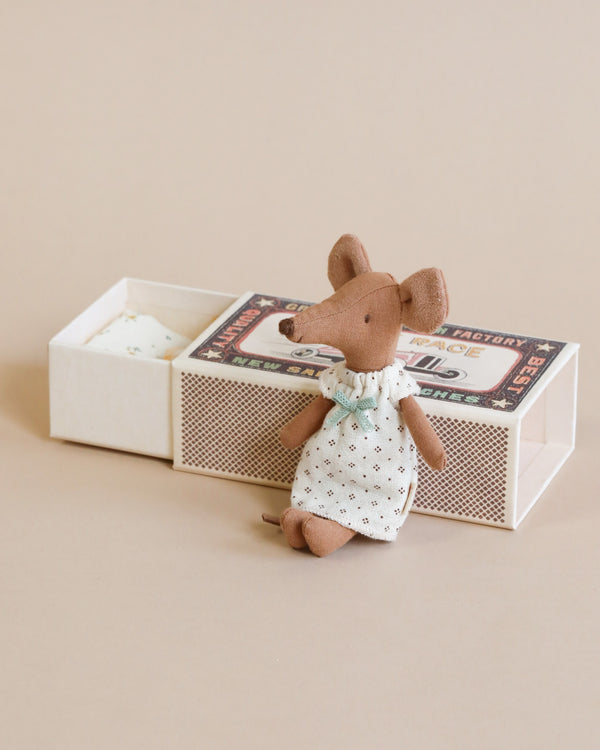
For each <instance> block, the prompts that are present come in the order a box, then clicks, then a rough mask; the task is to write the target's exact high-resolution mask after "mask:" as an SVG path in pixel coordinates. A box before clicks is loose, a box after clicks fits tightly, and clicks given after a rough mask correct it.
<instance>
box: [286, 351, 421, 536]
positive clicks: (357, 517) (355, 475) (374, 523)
mask: <svg viewBox="0 0 600 750" xmlns="http://www.w3.org/2000/svg"><path fill="white" fill-rule="evenodd" d="M319 387H320V389H321V392H322V394H323V396H325V398H328V399H331V400H334V401H335V402H336V403H335V404H334V406H333V407H332V409H331V410H330V411H329V412H328V414H327V416H326V417H325V421H324V423H323V426H322V427H321V429H320V430H319V431H318V432H316V433H315V434H314V435H313V436H312V437H311V438H309V440H308V441H307V443H306V445H305V446H304V450H303V452H302V456H301V458H300V462H299V463H298V468H297V470H296V477H295V479H294V484H293V487H292V505H293V506H294V507H295V508H300V509H301V510H307V511H310V512H311V513H314V514H315V515H317V516H322V517H324V518H331V519H333V520H334V521H337V522H338V523H340V524H342V525H343V526H346V527H348V528H350V529H354V530H355V531H358V532H359V533H360V534H364V535H365V536H369V537H372V538H374V539H384V540H387V541H393V540H394V539H395V538H396V536H397V534H398V531H399V530H400V527H401V526H402V524H403V523H404V521H405V519H406V516H407V515H408V512H409V510H410V506H411V504H412V500H413V497H414V492H415V489H416V485H417V452H416V448H415V444H414V442H413V440H412V437H411V435H410V432H409V430H408V428H407V427H406V426H405V424H404V420H403V418H402V414H401V411H400V405H399V403H398V402H399V400H400V399H402V398H405V397H406V396H410V395H415V394H418V392H419V386H418V385H417V383H416V382H415V380H414V379H413V378H412V377H411V376H410V375H409V374H408V373H407V372H405V371H404V362H402V361H398V360H397V361H396V362H394V363H393V364H391V365H388V366H387V367H384V368H383V370H377V371H375V372H353V371H352V370H349V369H348V368H347V367H346V363H345V362H340V363H338V364H337V365H335V367H332V368H330V369H328V370H325V371H324V372H323V373H321V376H320V378H319Z"/></svg>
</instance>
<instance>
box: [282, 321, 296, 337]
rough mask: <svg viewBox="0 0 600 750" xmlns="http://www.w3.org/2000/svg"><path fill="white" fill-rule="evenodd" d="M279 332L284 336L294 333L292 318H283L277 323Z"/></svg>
mask: <svg viewBox="0 0 600 750" xmlns="http://www.w3.org/2000/svg"><path fill="white" fill-rule="evenodd" d="M279 333H283V335H284V336H291V335H292V333H294V319H293V318H284V319H283V320H282V321H280V323H279Z"/></svg>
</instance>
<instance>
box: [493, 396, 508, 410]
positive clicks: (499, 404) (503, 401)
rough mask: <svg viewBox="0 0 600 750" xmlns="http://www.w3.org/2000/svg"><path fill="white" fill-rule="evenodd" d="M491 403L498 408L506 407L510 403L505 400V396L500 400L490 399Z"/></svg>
mask: <svg viewBox="0 0 600 750" xmlns="http://www.w3.org/2000/svg"><path fill="white" fill-rule="evenodd" d="M492 404H493V405H494V406H498V407H499V408H500V409H506V407H507V406H508V405H509V404H510V401H507V400H506V399H505V398H503V399H502V400H501V401H495V400H494V399H492Z"/></svg>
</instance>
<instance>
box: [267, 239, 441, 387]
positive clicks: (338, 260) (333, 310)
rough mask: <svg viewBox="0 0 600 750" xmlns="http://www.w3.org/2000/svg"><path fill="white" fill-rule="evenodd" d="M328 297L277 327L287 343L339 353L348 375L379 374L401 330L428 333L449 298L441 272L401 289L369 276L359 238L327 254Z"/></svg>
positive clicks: (382, 276) (385, 276)
mask: <svg viewBox="0 0 600 750" xmlns="http://www.w3.org/2000/svg"><path fill="white" fill-rule="evenodd" d="M328 276H329V281H331V284H332V286H333V288H334V290H335V292H334V294H332V295H331V297H328V298H327V299H325V300H323V302H320V303H319V304H318V305H313V306H312V307H309V308H308V309H307V310H304V311H303V312H301V313H298V315H296V316H294V317H293V318H286V319H285V320H282V321H281V323H280V324H279V331H280V332H281V333H283V334H284V336H286V337H287V338H288V339H289V340H290V341H293V342H295V343H304V344H327V345H328V346H333V347H335V348H336V349H340V350H341V351H342V353H343V355H344V357H345V359H346V363H347V365H348V367H349V368H350V369H351V370H354V371H356V372H366V371H370V370H380V369H382V368H383V367H385V366H387V365H389V364H391V363H392V362H393V361H394V355H395V351H396V345H397V343H398V336H399V335H400V331H401V330H402V326H403V325H405V326H407V327H408V328H411V329H413V330H415V331H418V332H420V333H433V331H435V330H436V329H437V328H438V327H439V326H440V325H441V324H442V323H443V322H444V320H445V319H446V315H447V314H448V296H447V293H446V284H445V281H444V277H443V275H442V272H441V271H439V270H438V269H437V268H425V269H423V270H421V271H417V273H414V274H413V275H412V276H409V277H408V278H407V279H405V280H404V281H403V282H402V283H401V284H398V282H397V281H396V280H395V279H394V278H393V277H392V276H391V275H390V274H389V273H379V272H376V271H372V270H371V266H370V264H369V258H368V256H367V252H366V250H365V249H364V247H363V246H362V244H361V242H360V240H359V239H358V237H355V236H354V235H350V234H345V235H343V236H342V237H340V239H339V240H338V241H337V242H336V243H335V245H334V246H333V249H332V250H331V252H330V254H329V266H328Z"/></svg>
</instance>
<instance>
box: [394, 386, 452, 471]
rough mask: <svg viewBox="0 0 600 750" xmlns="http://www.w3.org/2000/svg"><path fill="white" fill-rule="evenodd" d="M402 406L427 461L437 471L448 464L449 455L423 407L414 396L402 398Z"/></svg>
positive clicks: (418, 446) (413, 436)
mask: <svg viewBox="0 0 600 750" xmlns="http://www.w3.org/2000/svg"><path fill="white" fill-rule="evenodd" d="M400 408H401V409H402V416H403V417H404V422H405V423H406V426H407V427H408V429H409V430H410V434H411V435H412V438H413V440H414V441H415V445H416V446H417V450H418V451H419V453H420V454H421V455H422V456H423V459H424V460H425V463H426V464H427V465H428V466H429V467H430V468H432V469H435V470H436V471H441V470H442V469H443V468H445V466H446V462H447V460H448V459H447V456H446V451H445V450H444V446H443V445H442V441H441V440H440V439H439V437H438V436H437V435H436V432H435V430H434V429H433V427H432V426H431V423H430V421H429V420H428V419H427V416H426V415H425V413H424V411H423V409H421V407H420V406H419V404H418V403H417V402H416V400H415V398H414V396H407V397H406V398H403V399H401V401H400Z"/></svg>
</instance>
